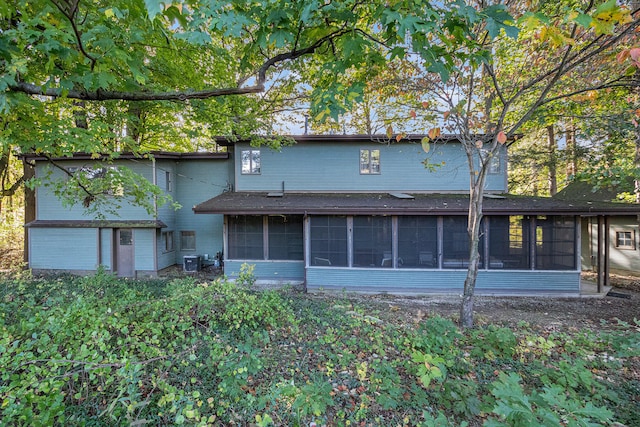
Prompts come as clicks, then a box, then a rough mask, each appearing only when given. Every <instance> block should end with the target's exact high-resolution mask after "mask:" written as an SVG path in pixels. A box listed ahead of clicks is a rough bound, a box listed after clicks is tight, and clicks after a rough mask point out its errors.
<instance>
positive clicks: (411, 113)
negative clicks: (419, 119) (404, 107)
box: [409, 110, 417, 119]
mask: <svg viewBox="0 0 640 427" xmlns="http://www.w3.org/2000/svg"><path fill="white" fill-rule="evenodd" d="M409 115H410V116H411V117H412V118H414V119H415V118H416V116H417V114H416V111H415V110H411V111H409Z"/></svg>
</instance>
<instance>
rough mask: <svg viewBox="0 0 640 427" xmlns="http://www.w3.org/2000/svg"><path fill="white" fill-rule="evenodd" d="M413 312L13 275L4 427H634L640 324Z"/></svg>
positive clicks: (223, 290)
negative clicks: (591, 326)
mask: <svg viewBox="0 0 640 427" xmlns="http://www.w3.org/2000/svg"><path fill="white" fill-rule="evenodd" d="M249 282H251V281H250V280H249ZM403 319H404V320H403ZM406 319H407V318H406V317H404V316H394V315H393V314H392V313H389V312H385V311H375V309H372V308H371V307H365V306H361V305H358V303H356V302H353V301H350V300H347V299H346V298H342V297H341V296H340V295H338V296H335V295H334V296H326V297H321V298H318V297H317V296H316V297H313V298H311V297H310V296H308V295H305V294H301V293H297V292H293V291H291V290H286V289H285V290H280V291H261V292H258V291H254V290H252V289H251V288H250V287H247V286H239V285H235V284H232V283H228V282H226V281H224V280H218V281H215V282H202V283H199V282H195V281H194V280H189V279H174V280H149V281H131V280H118V279H116V278H114V277H112V276H110V275H108V274H105V273H104V272H99V273H98V274H96V275H95V276H93V277H87V278H77V277H70V276H69V277H66V276H65V277H58V278H49V279H36V278H32V277H30V276H29V275H28V274H24V275H22V276H11V277H4V278H2V279H1V280H0V366H2V367H3V369H2V371H1V377H0V419H1V420H2V423H4V424H11V425H56V424H57V425H71V426H73V425H93V426H97V425H144V424H150V425H174V424H185V425H231V424H235V425H256V426H268V425H291V426H297V425H298V426H308V425H311V423H316V425H318V426H320V425H328V426H333V425H344V426H347V425H353V426H356V425H357V426H361V425H362V426H365V425H393V426H395V425H400V426H402V425H412V426H413V425H424V426H443V425H444V426H446V425H452V426H453V425H456V426H458V425H470V426H476V425H486V426H506V425H517V426H521V425H554V426H556V425H567V426H570V425H575V426H586V425H613V423H614V422H618V423H622V424H625V425H640V414H639V412H638V405H639V401H638V396H640V378H638V375H637V372H640V366H639V365H640V363H639V361H640V345H639V343H640V340H639V338H640V333H639V328H638V326H639V325H638V324H633V325H631V324H624V323H620V324H617V325H610V326H611V327H610V328H607V329H606V330H605V331H592V330H588V329H572V330H571V331H566V332H555V333H550V332H548V331H543V330H537V329H535V328H534V327H532V326H530V325H527V324H526V323H521V324H519V325H518V326H517V327H514V328H505V327H501V326H497V325H490V324H489V325H484V326H482V327H479V328H476V329H473V330H469V331H460V330H459V329H458V328H457V326H456V325H455V324H454V323H453V322H452V321H451V320H450V319H446V318H442V317H438V316H430V317H426V318H421V319H419V320H418V319H416V320H415V321H412V320H409V321H407V320H406Z"/></svg>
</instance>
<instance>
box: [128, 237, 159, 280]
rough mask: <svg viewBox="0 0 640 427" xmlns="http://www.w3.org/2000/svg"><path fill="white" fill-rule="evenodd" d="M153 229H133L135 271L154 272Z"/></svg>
mask: <svg viewBox="0 0 640 427" xmlns="http://www.w3.org/2000/svg"><path fill="white" fill-rule="evenodd" d="M155 233H156V230H155V229H142V228H138V229H134V230H133V245H134V250H135V264H134V265H135V269H136V271H155V263H154V261H153V257H154V255H155V253H154V250H153V247H154V245H155V241H156V239H155Z"/></svg>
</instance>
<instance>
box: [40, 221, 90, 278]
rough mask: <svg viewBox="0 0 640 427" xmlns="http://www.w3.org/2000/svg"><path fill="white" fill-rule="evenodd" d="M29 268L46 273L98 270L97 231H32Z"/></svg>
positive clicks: (56, 229) (58, 229)
mask: <svg viewBox="0 0 640 427" xmlns="http://www.w3.org/2000/svg"><path fill="white" fill-rule="evenodd" d="M29 235H30V238H31V246H30V249H31V252H30V254H29V257H30V260H31V263H30V267H31V268H34V269H45V270H49V269H50V270H95V268H96V265H97V263H98V247H97V244H98V242H97V235H98V233H97V229H95V228H83V229H69V228H64V229H60V228H32V229H31V230H29Z"/></svg>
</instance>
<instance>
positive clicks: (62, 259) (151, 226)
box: [25, 152, 232, 277]
mask: <svg viewBox="0 0 640 427" xmlns="http://www.w3.org/2000/svg"><path fill="white" fill-rule="evenodd" d="M25 158H26V159H27V161H29V162H32V163H35V173H36V177H37V178H38V177H44V178H47V179H50V180H53V181H55V180H65V179H69V178H68V175H67V173H65V172H64V171H62V170H61V169H60V167H63V168H64V169H65V170H66V171H70V172H72V173H77V172H78V171H80V172H83V173H88V174H91V173H92V172H95V171H97V170H100V169H101V165H100V163H101V162H100V159H95V158H94V156H91V155H88V154H81V153H80V154H76V155H74V156H73V157H69V158H60V159H54V160H55V166H54V164H52V163H51V162H50V161H49V159H46V158H44V157H40V156H38V155H27V156H25ZM229 158H230V156H229V154H228V153H165V152H154V153H151V155H149V156H145V157H140V156H136V155H133V154H127V153H124V154H121V155H120V156H119V158H118V159H117V160H115V161H114V162H113V163H112V164H110V167H112V166H113V167H123V166H124V167H128V168H131V169H132V170H133V171H134V172H136V173H138V174H140V175H141V176H142V177H144V178H146V179H147V180H149V181H150V182H153V183H155V184H157V185H158V186H159V187H160V188H162V189H163V190H164V191H165V192H166V193H167V194H169V195H171V196H172V197H173V199H174V200H176V201H177V202H178V203H180V204H181V205H182V206H186V207H187V208H186V209H185V208H183V209H179V210H177V211H176V210H174V209H173V208H172V207H170V206H168V205H165V206H161V207H156V208H155V209H154V211H153V212H151V213H149V212H147V211H146V210H145V209H143V208H142V207H140V206H134V205H133V204H131V203H126V202H125V203H122V206H121V207H120V208H119V209H118V212H117V214H113V213H109V212H104V213H102V215H101V217H100V218H99V219H97V218H96V217H88V216H87V214H86V211H85V209H84V208H83V205H82V203H78V204H76V205H75V206H73V207H65V206H64V205H63V203H62V202H61V200H60V199H59V198H58V197H56V195H55V194H54V193H53V192H52V191H51V190H50V189H49V188H47V187H45V186H40V187H38V188H36V198H35V200H36V203H35V205H36V206H35V210H36V212H35V216H36V219H35V220H34V221H31V222H30V223H28V224H26V227H27V230H28V239H27V242H26V244H27V245H28V248H27V252H28V254H29V267H30V268H31V269H33V270H34V271H35V272H63V271H64V272H71V273H74V274H87V273H90V272H94V271H95V270H96V268H97V267H98V266H102V268H104V269H106V270H107V271H112V272H114V273H117V274H118V275H119V276H123V277H146V276H156V275H157V274H158V272H159V271H161V270H162V269H164V268H167V267H169V266H173V265H175V264H178V263H181V262H182V260H183V259H184V257H185V256H192V255H195V254H205V253H208V254H211V257H212V258H213V256H214V254H215V253H216V252H218V251H221V250H222V245H223V242H222V226H223V224H222V217H221V216H208V217H203V216H197V215H193V213H192V212H191V210H190V209H189V207H190V206H193V205H195V204H196V203H198V202H200V201H201V200H202V197H203V196H202V194H203V193H205V194H207V195H215V194H219V193H222V192H223V191H224V190H225V189H227V188H229V187H230V185H231V181H230V179H231V177H232V173H231V163H230V162H229Z"/></svg>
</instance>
